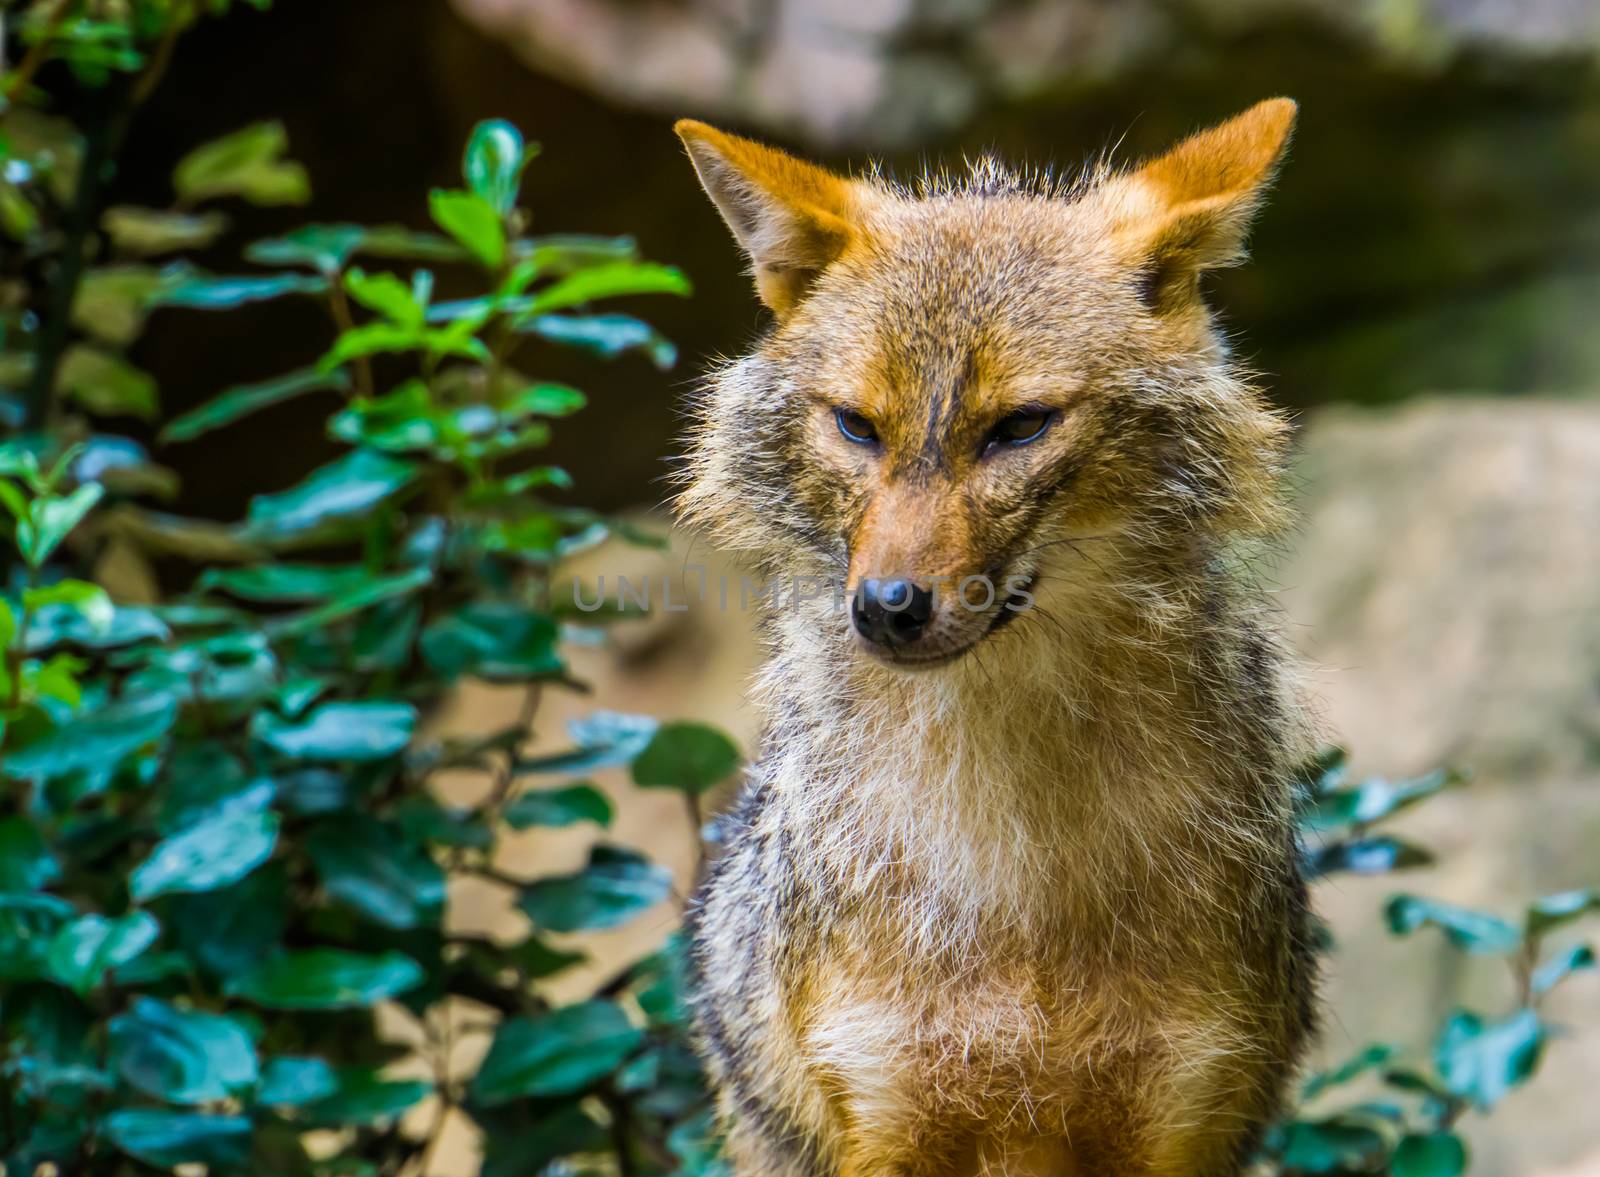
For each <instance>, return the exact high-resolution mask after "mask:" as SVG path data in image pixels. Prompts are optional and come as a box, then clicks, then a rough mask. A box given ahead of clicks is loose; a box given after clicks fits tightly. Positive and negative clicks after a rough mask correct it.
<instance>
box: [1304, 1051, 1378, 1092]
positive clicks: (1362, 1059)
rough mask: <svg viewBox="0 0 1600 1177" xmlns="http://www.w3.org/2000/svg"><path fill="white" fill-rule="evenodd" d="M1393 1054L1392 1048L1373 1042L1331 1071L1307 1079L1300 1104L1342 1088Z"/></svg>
mask: <svg viewBox="0 0 1600 1177" xmlns="http://www.w3.org/2000/svg"><path fill="white" fill-rule="evenodd" d="M1394 1053H1395V1049H1394V1047H1392V1046H1390V1045H1389V1044H1388V1043H1386V1042H1375V1043H1373V1044H1371V1045H1370V1046H1367V1047H1365V1048H1363V1049H1362V1050H1361V1051H1359V1052H1358V1053H1356V1054H1355V1055H1354V1056H1352V1057H1351V1058H1348V1059H1346V1060H1345V1061H1344V1062H1342V1063H1340V1064H1339V1065H1338V1066H1337V1067H1334V1068H1333V1069H1332V1070H1328V1071H1322V1072H1319V1073H1318V1074H1315V1075H1312V1076H1311V1077H1310V1078H1308V1079H1307V1080H1306V1081H1305V1084H1304V1086H1303V1087H1302V1088H1301V1090H1300V1099H1301V1102H1303V1103H1309V1102H1310V1101H1311V1100H1313V1099H1315V1098H1316V1097H1317V1096H1319V1095H1321V1094H1322V1093H1323V1092H1324V1091H1327V1090H1329V1089H1330V1088H1333V1087H1342V1086H1343V1085H1344V1084H1346V1083H1349V1082H1350V1081H1351V1080H1352V1079H1356V1078H1358V1077H1360V1076H1361V1075H1364V1074H1366V1073H1367V1072H1368V1071H1370V1070H1372V1069H1373V1068H1374V1067H1381V1066H1382V1065H1383V1064H1384V1063H1386V1062H1388V1061H1389V1060H1390V1059H1392V1058H1393V1057H1394Z"/></svg>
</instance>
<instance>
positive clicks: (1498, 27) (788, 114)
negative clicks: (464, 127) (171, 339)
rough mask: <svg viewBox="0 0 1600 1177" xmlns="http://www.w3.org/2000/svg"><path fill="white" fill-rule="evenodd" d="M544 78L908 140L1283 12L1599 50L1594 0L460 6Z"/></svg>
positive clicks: (784, 124) (1582, 51)
mask: <svg viewBox="0 0 1600 1177" xmlns="http://www.w3.org/2000/svg"><path fill="white" fill-rule="evenodd" d="M454 3H455V4H456V6H457V8H458V9H460V11H461V12H462V13H464V14H465V15H466V16H467V17H468V19H470V20H473V21H475V22H477V23H478V24H480V25H481V26H482V27H484V28H485V29H487V30H489V31H490V32H491V33H492V34H493V35H495V36H497V37H500V38H502V39H504V40H505V41H506V42H507V43H508V44H510V45H511V46H512V47H513V48H514V49H515V50H516V51H517V52H518V53H520V54H522V55H523V56H524V57H525V58H526V59H527V60H528V61H530V62H532V63H534V64H536V65H537V66H538V67H539V68H541V69H545V70H548V71H550V72H551V73H554V74H556V75H557V76H560V77H563V78H566V79H568V80H570V81H574V82H577V83H579V84H581V85H583V86H586V87H588V88H591V89H593V90H595V91H597V92H599V93H601V94H605V95H608V96H610V97H613V98H619V99H623V100H625V101H629V102H637V103H642V104H645V105H651V106H657V107H665V108H669V109H672V110H679V109H689V110H694V111H696V112H698V113H702V114H705V115H708V116H720V117H724V118H730V119H734V120H738V121H748V120H754V121H757V122H760V123H763V124H765V125H767V126H769V127H774V128H782V129H787V130H790V131H794V132H797V133H803V134H805V135H806V136H807V137H809V138H812V139H816V140H818V141H821V142H824V143H832V144H847V143H860V144H865V145H868V146H878V147H884V146H895V145H898V144H903V143H906V142H909V141H911V140H914V139H916V138H918V137H921V136H926V135H928V134H930V133H936V132H939V131H943V130H946V129H949V128H953V127H955V126H957V125H959V124H960V122H961V121H962V120H963V119H965V118H966V117H967V115H968V114H969V112H970V110H971V109H972V108H973V107H974V106H975V105H977V104H978V103H979V102H980V101H981V99H982V98H983V97H984V96H988V95H993V94H996V93H1008V94H1011V95H1015V94H1017V93H1019V92H1026V91H1029V90H1032V89H1038V88H1043V87H1046V86H1050V85H1053V84H1055V83H1057V82H1076V83H1079V84H1081V83H1082V82H1083V81H1084V80H1086V79H1091V78H1093V79H1099V78H1105V77H1107V76H1110V75H1111V74H1112V73H1114V72H1117V71H1119V70H1123V69H1127V68H1130V67H1132V66H1135V65H1137V64H1141V63H1148V62H1151V61H1153V60H1155V59H1156V57H1157V55H1159V54H1163V53H1166V52H1168V51H1169V50H1170V49H1171V48H1172V46H1173V45H1174V43H1175V42H1178V41H1179V34H1180V32H1181V33H1182V39H1183V40H1192V39H1194V38H1195V37H1196V36H1197V35H1198V36H1200V37H1204V36H1206V35H1208V34H1209V35H1217V34H1224V35H1232V36H1237V35H1239V34H1241V33H1247V32H1249V31H1251V30H1252V29H1253V28H1256V27H1260V26H1264V25H1270V24H1277V23H1282V22H1284V21H1286V20H1288V21H1296V22H1299V23H1301V24H1303V25H1304V26H1305V27H1306V29H1307V31H1308V32H1313V33H1314V32H1315V31H1316V30H1318V29H1320V30H1321V31H1322V32H1323V34H1324V35H1343V36H1348V37H1353V38H1356V39H1358V40H1360V41H1362V42H1364V43H1365V44H1367V45H1368V46H1369V47H1370V49H1371V51H1372V53H1373V54H1374V56H1375V57H1377V58H1379V59H1382V60H1384V61H1386V62H1388V63H1390V64H1394V65H1401V66H1416V65H1424V66H1429V67H1433V66H1437V65H1439V64H1440V63H1442V62H1444V61H1446V60H1449V59H1450V58H1452V57H1455V56H1458V55H1460V54H1462V53H1467V52H1479V51H1488V52H1497V53H1505V54H1513V55H1535V56H1542V55H1565V56H1592V55H1593V54H1594V53H1595V51H1596V49H1600V9H1597V7H1596V4H1595V2H1594V0H1432V2H1431V3H1423V4H1419V3H1417V2H1416V0H1378V2H1375V3H1369V4H1350V3H1347V2H1344V0H1243V2H1241V0H856V2H851V0H678V2H671V3H669V2H668V0H649V2H643V3H640V2H637V0H454Z"/></svg>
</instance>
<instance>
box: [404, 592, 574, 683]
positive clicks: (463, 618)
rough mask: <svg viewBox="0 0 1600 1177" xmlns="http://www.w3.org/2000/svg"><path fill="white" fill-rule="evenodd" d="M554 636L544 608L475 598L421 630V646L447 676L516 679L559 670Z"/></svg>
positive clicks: (428, 657) (546, 675)
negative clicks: (464, 675)
mask: <svg viewBox="0 0 1600 1177" xmlns="http://www.w3.org/2000/svg"><path fill="white" fill-rule="evenodd" d="M556 638H557V630H556V624H555V622H554V621H553V620H552V619H551V618H549V617H547V616H546V615H544V614H543V613H539V612H536V611H534V610H532V609H529V608H527V607H526V606H523V605H519V604H516V603H515V602H511V601H474V602H471V603H469V604H466V605H463V606H462V607H461V608H459V609H457V610H456V611H455V612H453V613H450V614H447V615H446V616H444V617H442V618H440V619H439V620H438V621H436V622H434V623H433V624H432V625H430V626H429V627H428V628H427V629H426V630H424V631H423V634H422V639H421V647H422V654H423V657H424V658H426V659H427V661H428V665H430V666H432V667H433V668H434V669H435V670H437V671H438V672H439V673H440V674H442V675H444V676H446V677H448V678H454V677H455V676H457V675H460V674H466V673H471V674H476V675H480V676H482V677H484V678H487V679H491V680H493V679H507V680H513V681H521V680H524V679H529V678H539V677H548V676H550V675H554V674H558V673H559V672H560V671H561V669H562V663H561V658H560V656H559V655H558V654H557V652H556Z"/></svg>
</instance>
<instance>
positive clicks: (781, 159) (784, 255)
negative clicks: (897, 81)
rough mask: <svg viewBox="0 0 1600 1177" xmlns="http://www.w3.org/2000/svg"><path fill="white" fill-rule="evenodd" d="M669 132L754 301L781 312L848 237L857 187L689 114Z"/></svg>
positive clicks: (852, 231) (854, 230) (851, 236)
mask: <svg viewBox="0 0 1600 1177" xmlns="http://www.w3.org/2000/svg"><path fill="white" fill-rule="evenodd" d="M673 130H675V131H676V132H677V133H678V138H680V139H682V140H683V145H684V146H685V147H687V148H688V149H689V158H690V159H691V160H692V161H693V162H694V169H695V171H696V172H698V173H699V174H700V183H701V184H703V185H704V186H705V190H706V194H707V195H709V196H710V197H711V202H712V203H713V204H715V205H716V206H717V211H718V212H720V213H721V214H722V219H723V220H725V221H727V222H728V228H730V229H732V230H733V235H734V237H736V238H738V241H739V244H740V245H741V246H743V247H744V251H745V253H747V254H749V255H750V262H751V265H752V266H753V267H754V269H755V278H756V292H757V293H758V294H759V295H760V296H761V301H762V302H764V303H766V304H767V305H768V306H769V307H771V308H772V310H773V311H774V313H776V314H777V315H778V317H779V318H782V317H784V316H785V315H787V314H788V313H789V312H790V311H792V310H793V309H794V308H795V307H796V306H797V305H799V303H800V300H801V299H802V298H804V297H805V293H806V291H807V290H808V289H809V288H810V286H811V284H812V283H813V282H814V281H816V278H817V275H818V274H820V273H821V272H822V271H823V270H824V269H825V268H826V267H827V266H828V265H830V264H831V263H832V262H834V261H835V260H837V259H838V257H839V255H840V254H842V253H843V252H844V251H845V250H846V249H848V248H849V247H850V243H851V242H852V241H853V240H855V238H856V235H857V233H858V231H859V230H858V228H857V226H856V222H855V218H856V213H857V211H858V208H857V206H858V202H859V200H860V189H859V185H857V184H855V183H854V182H852V181H850V180H847V179H845V178H844V177H843V176H837V175H835V174H834V173H832V172H830V171H827V170H826V169H824V168H819V167H817V166H816V165H814V164H809V163H805V162H804V161H802V160H798V159H795V158H794V157H793V156H791V155H785V154H784V153H783V152H781V151H778V150H776V149H774V148H771V147H765V146H763V145H761V144H760V143H755V142H752V141H751V140H749V139H741V138H740V137H739V136H737V135H729V134H726V133H724V132H722V131H719V130H717V129H716V128H715V127H708V126H707V125H706V124H705V123H697V122H695V121H694V120H693V119H680V120H679V121H678V122H677V123H676V124H675V125H674V127H673Z"/></svg>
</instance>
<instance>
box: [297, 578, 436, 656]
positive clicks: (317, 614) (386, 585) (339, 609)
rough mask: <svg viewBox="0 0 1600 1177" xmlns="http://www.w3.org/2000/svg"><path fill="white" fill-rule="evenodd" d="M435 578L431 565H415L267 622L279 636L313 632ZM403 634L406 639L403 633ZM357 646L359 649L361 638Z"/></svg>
mask: <svg viewBox="0 0 1600 1177" xmlns="http://www.w3.org/2000/svg"><path fill="white" fill-rule="evenodd" d="M432 580H433V571H432V570H431V569H429V568H412V569H410V570H409V571H406V572H399V573H396V574H395V575H393V576H380V577H375V578H373V579H370V580H367V581H365V582H364V583H361V584H357V585H354V586H353V587H351V588H348V589H346V590H345V591H344V592H341V593H340V594H339V595H338V596H336V597H334V598H333V599H332V600H329V601H326V602H324V603H323V604H321V605H318V606H317V607H316V608H314V609H307V610H306V611H305V612H304V613H293V614H289V615H287V616H284V617H275V618H273V619H272V620H271V621H269V622H267V623H266V626H265V628H266V630H267V632H268V633H269V634H271V635H272V636H273V637H274V638H278V639H282V638H285V637H291V636H296V635H299V634H305V633H311V632H314V631H316V630H319V629H324V628H326V627H327V626H329V625H331V624H332V623H333V622H335V621H341V620H343V619H344V618H346V617H349V616H351V615H353V614H356V613H360V612H361V611H362V610H364V609H374V607H375V606H379V605H383V604H386V603H388V602H391V601H395V600H397V599H399V598H402V597H408V596H410V595H412V594H413V593H415V592H416V591H417V590H419V589H421V588H423V587H425V586H426V585H428V584H429V583H430V582H431V581H432ZM378 616H379V613H378V612H377V611H375V612H373V613H371V614H369V615H368V620H369V621H370V620H372V619H373V618H375V617H378ZM401 636H402V639H403V640H404V634H403V633H402V635H401ZM356 646H357V649H358V650H359V647H360V639H359V638H358V639H357V642H356Z"/></svg>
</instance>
